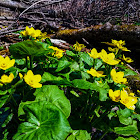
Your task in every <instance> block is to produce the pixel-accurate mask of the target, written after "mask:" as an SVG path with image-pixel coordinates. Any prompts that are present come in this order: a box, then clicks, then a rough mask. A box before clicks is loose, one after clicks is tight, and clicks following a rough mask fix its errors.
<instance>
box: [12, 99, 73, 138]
mask: <svg viewBox="0 0 140 140" xmlns="http://www.w3.org/2000/svg"><path fill="white" fill-rule="evenodd" d="M23 110H24V112H25V113H26V116H27V119H26V122H24V123H21V124H20V125H19V127H18V131H17V133H16V134H15V135H14V137H13V140H65V139H66V137H67V136H68V135H69V133H70V132H71V131H72V130H71V128H70V125H69V122H68V121H67V119H66V117H65V115H64V114H63V113H62V112H61V111H60V110H59V109H58V108H57V107H56V106H55V105H53V104H52V103H50V102H47V101H36V102H32V103H31V104H26V105H24V107H23Z"/></svg>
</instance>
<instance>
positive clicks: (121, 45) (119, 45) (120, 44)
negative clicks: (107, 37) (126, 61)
mask: <svg viewBox="0 0 140 140" xmlns="http://www.w3.org/2000/svg"><path fill="white" fill-rule="evenodd" d="M112 44H114V45H115V46H117V47H118V48H119V49H120V50H122V51H130V50H128V49H127V48H126V47H123V45H125V41H122V40H120V41H117V40H113V39H112Z"/></svg>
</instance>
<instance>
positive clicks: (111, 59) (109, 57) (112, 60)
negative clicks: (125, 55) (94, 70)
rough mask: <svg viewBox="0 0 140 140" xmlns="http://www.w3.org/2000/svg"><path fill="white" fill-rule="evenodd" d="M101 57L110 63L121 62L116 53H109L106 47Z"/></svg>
mask: <svg viewBox="0 0 140 140" xmlns="http://www.w3.org/2000/svg"><path fill="white" fill-rule="evenodd" d="M100 57H101V59H102V60H103V61H104V62H105V63H107V64H109V65H116V64H118V63H119V61H118V60H115V55H114V53H109V54H107V52H106V51H105V50H104V49H102V50H101V52H100Z"/></svg>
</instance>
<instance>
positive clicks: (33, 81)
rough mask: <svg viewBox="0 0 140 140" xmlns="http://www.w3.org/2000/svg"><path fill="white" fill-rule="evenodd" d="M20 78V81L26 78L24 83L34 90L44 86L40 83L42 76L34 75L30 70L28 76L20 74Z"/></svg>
mask: <svg viewBox="0 0 140 140" xmlns="http://www.w3.org/2000/svg"><path fill="white" fill-rule="evenodd" d="M19 77H20V79H22V78H24V81H25V82H26V83H27V84H28V85H29V86H31V87H33V88H41V87H42V84H40V83H39V82H40V81H41V75H39V74H37V75H34V74H33V72H32V71H31V70H29V71H28V72H27V74H25V75H24V77H23V75H22V74H21V73H19Z"/></svg>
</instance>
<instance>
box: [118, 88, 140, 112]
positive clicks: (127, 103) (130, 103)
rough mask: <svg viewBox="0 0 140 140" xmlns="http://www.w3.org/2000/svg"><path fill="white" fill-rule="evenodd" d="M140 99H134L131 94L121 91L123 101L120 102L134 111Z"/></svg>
mask: <svg viewBox="0 0 140 140" xmlns="http://www.w3.org/2000/svg"><path fill="white" fill-rule="evenodd" d="M137 98H138V97H134V96H129V94H128V93H127V91H126V90H124V89H123V90H121V100H120V102H121V103H122V104H123V105H125V106H126V107H127V108H128V109H131V110H134V109H135V105H134V104H136V103H137V102H138V100H137Z"/></svg>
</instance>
